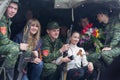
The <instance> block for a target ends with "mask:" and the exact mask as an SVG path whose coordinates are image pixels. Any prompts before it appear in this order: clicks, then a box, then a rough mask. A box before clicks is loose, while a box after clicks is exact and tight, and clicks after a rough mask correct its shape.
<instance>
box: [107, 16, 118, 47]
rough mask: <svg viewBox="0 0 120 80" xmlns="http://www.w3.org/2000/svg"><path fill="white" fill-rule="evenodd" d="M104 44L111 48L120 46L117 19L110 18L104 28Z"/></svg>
mask: <svg viewBox="0 0 120 80" xmlns="http://www.w3.org/2000/svg"><path fill="white" fill-rule="evenodd" d="M105 30H106V32H107V34H106V40H105V44H106V45H109V46H110V47H111V48H114V47H118V46H119V44H120V21H119V19H117V18H111V19H110V21H109V23H108V25H107V26H106V29H105Z"/></svg>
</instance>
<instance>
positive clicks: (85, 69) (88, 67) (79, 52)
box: [67, 32, 94, 80]
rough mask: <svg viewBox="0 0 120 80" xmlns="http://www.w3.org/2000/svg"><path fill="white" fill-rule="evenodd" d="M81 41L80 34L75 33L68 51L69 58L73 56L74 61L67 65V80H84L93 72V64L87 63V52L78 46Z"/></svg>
mask: <svg viewBox="0 0 120 80" xmlns="http://www.w3.org/2000/svg"><path fill="white" fill-rule="evenodd" d="M79 39H80V34H79V33H78V32H73V33H72V35H71V38H70V45H69V50H68V56H73V60H71V61H70V62H68V63H67V70H68V72H67V80H83V79H84V78H85V76H86V75H87V76H88V75H89V74H92V72H93V68H94V67H93V64H92V62H88V61H87V58H86V53H85V50H84V49H83V48H81V47H78V46H77V44H78V42H79Z"/></svg>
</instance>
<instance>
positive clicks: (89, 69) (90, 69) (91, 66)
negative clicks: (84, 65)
mask: <svg viewBox="0 0 120 80" xmlns="http://www.w3.org/2000/svg"><path fill="white" fill-rule="evenodd" d="M93 70H94V66H93V63H92V62H88V71H89V72H90V73H91V72H92V71H93Z"/></svg>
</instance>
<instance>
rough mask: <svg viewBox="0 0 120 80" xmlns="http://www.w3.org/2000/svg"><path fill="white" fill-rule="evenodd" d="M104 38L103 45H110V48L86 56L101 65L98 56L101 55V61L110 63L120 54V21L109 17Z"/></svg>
mask: <svg viewBox="0 0 120 80" xmlns="http://www.w3.org/2000/svg"><path fill="white" fill-rule="evenodd" d="M105 31H106V32H107V33H106V39H105V45H107V46H108V47H111V50H108V51H103V52H101V53H93V54H90V55H89V56H88V59H90V60H91V61H92V62H93V63H94V64H95V65H97V66H99V67H100V66H101V63H102V62H100V60H98V58H99V56H100V55H101V56H102V59H103V62H104V63H105V64H107V65H109V64H111V62H112V61H113V59H114V58H115V57H117V56H118V55H120V21H119V19H117V17H116V18H111V19H110V21H109V23H108V24H107V25H106V29H105Z"/></svg>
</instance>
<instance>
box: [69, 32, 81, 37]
mask: <svg viewBox="0 0 120 80" xmlns="http://www.w3.org/2000/svg"><path fill="white" fill-rule="evenodd" d="M74 33H78V34H79V35H80V33H79V32H78V31H72V33H71V36H72V35H73V34H74Z"/></svg>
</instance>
